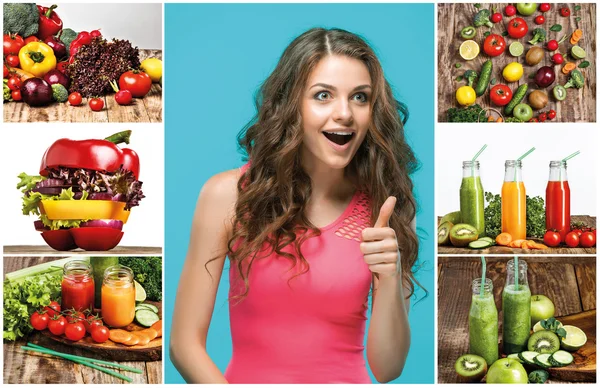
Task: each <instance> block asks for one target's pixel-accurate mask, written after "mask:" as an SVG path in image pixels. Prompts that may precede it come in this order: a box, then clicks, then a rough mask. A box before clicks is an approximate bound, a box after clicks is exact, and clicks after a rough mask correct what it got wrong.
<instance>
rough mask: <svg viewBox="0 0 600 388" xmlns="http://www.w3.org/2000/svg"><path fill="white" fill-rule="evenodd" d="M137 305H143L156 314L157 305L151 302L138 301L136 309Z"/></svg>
mask: <svg viewBox="0 0 600 388" xmlns="http://www.w3.org/2000/svg"><path fill="white" fill-rule="evenodd" d="M138 307H143V308H146V309H148V310H152V311H154V312H155V313H156V314H158V307H156V306H155V305H153V304H149V303H138V305H137V306H136V310H137V308H138Z"/></svg>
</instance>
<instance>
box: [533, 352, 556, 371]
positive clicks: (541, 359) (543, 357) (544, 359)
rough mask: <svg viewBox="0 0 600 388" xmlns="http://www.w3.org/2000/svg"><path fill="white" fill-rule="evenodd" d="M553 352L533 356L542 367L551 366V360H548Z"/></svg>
mask: <svg viewBox="0 0 600 388" xmlns="http://www.w3.org/2000/svg"><path fill="white" fill-rule="evenodd" d="M550 356H551V354H547V353H546V354H539V355H537V356H535V357H534V358H533V361H534V362H535V363H536V364H537V365H539V366H541V367H542V368H551V367H552V364H550V361H548V359H549V358H550Z"/></svg>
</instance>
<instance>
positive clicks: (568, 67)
mask: <svg viewBox="0 0 600 388" xmlns="http://www.w3.org/2000/svg"><path fill="white" fill-rule="evenodd" d="M576 67H577V65H576V64H574V63H573V62H567V63H565V65H564V66H563V68H562V70H561V71H562V72H563V73H564V74H569V73H570V72H571V71H573V70H575V68H576Z"/></svg>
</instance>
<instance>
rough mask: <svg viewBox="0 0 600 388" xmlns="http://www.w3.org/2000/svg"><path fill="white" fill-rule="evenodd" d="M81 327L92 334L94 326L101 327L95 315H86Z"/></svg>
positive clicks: (98, 318) (101, 324) (100, 322)
mask: <svg viewBox="0 0 600 388" xmlns="http://www.w3.org/2000/svg"><path fill="white" fill-rule="evenodd" d="M83 325H84V326H85V331H87V332H88V333H90V334H92V330H94V327H96V326H103V325H104V324H103V323H102V319H100V317H99V316H97V315H88V316H87V318H86V319H85V321H83Z"/></svg>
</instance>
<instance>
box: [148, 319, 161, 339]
mask: <svg viewBox="0 0 600 388" xmlns="http://www.w3.org/2000/svg"><path fill="white" fill-rule="evenodd" d="M150 327H151V328H152V329H154V330H156V332H157V333H158V334H157V335H156V336H157V337H162V320H160V321H156V322H155V323H154V324H153V325H152V326H150Z"/></svg>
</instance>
